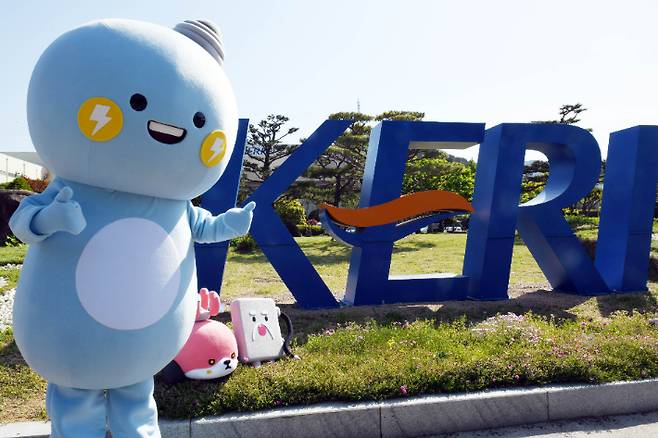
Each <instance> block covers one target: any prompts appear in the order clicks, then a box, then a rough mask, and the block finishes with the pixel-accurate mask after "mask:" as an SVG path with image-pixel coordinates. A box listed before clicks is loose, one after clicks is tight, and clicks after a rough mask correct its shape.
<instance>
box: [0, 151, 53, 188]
mask: <svg viewBox="0 0 658 438" xmlns="http://www.w3.org/2000/svg"><path fill="white" fill-rule="evenodd" d="M9 154H12V155H9ZM19 154H20V153H16V155H19ZM25 154H28V153H25ZM13 155H14V153H0V183H5V182H9V181H11V180H13V179H14V178H16V177H17V176H19V175H22V176H26V177H28V178H31V179H44V178H45V177H46V176H47V174H48V171H47V169H46V168H45V167H44V166H42V165H40V164H36V163H34V162H33V161H39V160H38V157H36V153H35V154H34V155H35V157H34V158H33V157H30V156H27V155H25V157H24V158H27V159H29V160H30V161H27V160H26V159H22V158H23V156H22V155H20V157H21V158H19V157H16V156H13Z"/></svg>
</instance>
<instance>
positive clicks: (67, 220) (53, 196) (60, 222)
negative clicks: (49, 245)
mask: <svg viewBox="0 0 658 438" xmlns="http://www.w3.org/2000/svg"><path fill="white" fill-rule="evenodd" d="M72 198H73V189H71V188H70V187H67V186H65V185H64V184H62V183H61V182H60V181H58V180H57V179H55V180H54V181H53V182H52V183H50V184H49V185H48V187H47V188H46V190H45V191H44V192H43V193H39V194H36V195H32V196H28V197H27V198H25V199H23V200H22V201H21V203H20V205H19V206H18V208H17V209H16V211H15V212H14V214H13V215H12V217H11V219H9V227H10V228H11V230H12V231H13V233H14V234H15V235H16V237H18V238H19V239H20V240H21V241H23V242H25V243H27V244H32V243H37V242H41V241H42V240H44V239H47V238H48V237H50V236H51V235H52V234H54V233H56V232H58V231H66V232H68V233H71V234H80V232H82V230H83V229H84V228H85V226H86V225H87V222H86V221H85V218H84V215H83V214H82V209H81V208H80V204H78V203H77V202H75V201H74V200H73V199H72Z"/></svg>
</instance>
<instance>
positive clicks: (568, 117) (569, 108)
mask: <svg viewBox="0 0 658 438" xmlns="http://www.w3.org/2000/svg"><path fill="white" fill-rule="evenodd" d="M584 111H587V108H585V107H583V104H582V103H576V104H566V105H562V106H561V107H560V110H559V114H560V118H559V119H557V120H540V121H533V122H532V123H550V124H565V125H575V124H576V123H578V122H580V119H579V116H580V114H581V113H582V112H584ZM587 130H588V131H591V129H587ZM548 172H549V166H548V162H547V161H542V160H537V161H533V162H532V163H531V164H530V165H527V166H525V167H524V170H523V180H522V182H521V202H522V203H524V202H527V201H529V200H531V199H532V198H534V197H535V196H537V195H538V194H539V193H541V191H542V190H544V187H545V186H546V181H547V180H548ZM588 205H589V204H588Z"/></svg>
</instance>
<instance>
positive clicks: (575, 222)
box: [565, 214, 599, 229]
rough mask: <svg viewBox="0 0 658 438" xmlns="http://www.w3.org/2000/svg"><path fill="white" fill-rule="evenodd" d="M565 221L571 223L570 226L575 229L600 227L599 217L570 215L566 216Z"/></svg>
mask: <svg viewBox="0 0 658 438" xmlns="http://www.w3.org/2000/svg"><path fill="white" fill-rule="evenodd" d="M565 219H566V220H567V222H568V223H569V226H570V227H571V228H574V229H579V228H580V229H583V228H596V227H598V226H599V218H598V217H588V216H583V215H575V214H568V215H566V216H565Z"/></svg>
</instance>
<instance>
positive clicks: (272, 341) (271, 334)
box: [231, 298, 283, 362]
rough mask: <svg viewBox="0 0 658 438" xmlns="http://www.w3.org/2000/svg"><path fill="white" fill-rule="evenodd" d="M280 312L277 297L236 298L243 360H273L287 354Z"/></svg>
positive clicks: (236, 327)
mask: <svg viewBox="0 0 658 438" xmlns="http://www.w3.org/2000/svg"><path fill="white" fill-rule="evenodd" d="M279 313H280V310H279V308H278V307H276V304H275V303H274V300H272V299H269V298H239V299H236V300H233V302H232V303H231V321H232V323H233V330H234V331H235V337H236V338H237V341H238V351H239V359H240V360H241V361H243V362H256V361H265V360H272V359H276V358H278V357H280V356H281V355H282V354H283V353H282V347H283V337H282V336H281V328H280V327H279Z"/></svg>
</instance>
